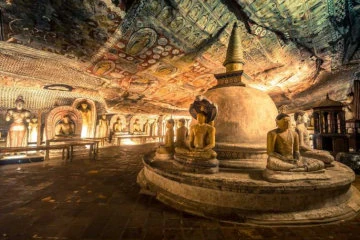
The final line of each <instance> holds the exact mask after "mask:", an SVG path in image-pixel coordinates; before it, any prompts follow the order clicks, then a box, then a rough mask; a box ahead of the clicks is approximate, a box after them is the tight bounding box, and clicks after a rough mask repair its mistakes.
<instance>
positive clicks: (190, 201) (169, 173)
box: [137, 153, 360, 225]
mask: <svg viewBox="0 0 360 240" xmlns="http://www.w3.org/2000/svg"><path fill="white" fill-rule="evenodd" d="M153 157H154V154H153V153H152V154H149V155H146V156H144V159H143V163H144V168H143V169H142V170H141V172H140V173H139V174H138V179H137V182H138V184H139V185H140V186H141V188H142V190H143V191H142V192H144V193H151V194H153V195H155V196H156V198H157V199H158V200H159V201H161V202H163V203H164V204H166V205H169V206H170V207H173V208H175V209H178V210H180V211H184V212H187V213H190V214H194V215H198V216H203V217H207V218H215V219H219V220H222V221H228V222H234V223H245V224H256V225H309V224H325V223H333V222H338V221H342V220H346V219H350V218H353V217H355V216H356V215H357V213H358V212H359V211H360V192H359V191H358V190H357V189H356V188H355V187H353V186H352V185H351V183H352V182H353V181H354V179H355V175H354V172H353V171H352V170H351V169H350V168H348V167H347V166H345V165H343V164H341V163H338V162H335V163H334V167H331V168H328V169H326V170H325V172H323V173H322V174H325V175H326V176H327V177H326V178H323V179H322V180H311V179H308V180H303V181H291V182H281V183H273V182H268V181H266V180H264V178H263V172H264V171H263V170H262V171H261V170H258V171H256V170H251V171H249V170H235V169H233V171H224V169H220V172H218V173H214V174H196V173H191V172H185V171H183V170H181V168H179V167H178V166H177V165H176V164H174V163H173V160H167V161H157V160H154V159H153Z"/></svg>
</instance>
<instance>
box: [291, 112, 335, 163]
mask: <svg viewBox="0 0 360 240" xmlns="http://www.w3.org/2000/svg"><path fill="white" fill-rule="evenodd" d="M294 118H295V121H296V132H297V134H298V135H299V150H300V154H301V156H303V157H308V158H314V159H318V160H320V161H323V162H324V163H325V166H327V165H330V164H331V162H333V161H334V157H333V156H332V155H331V154H330V153H329V152H327V151H323V150H315V149H312V148H311V147H310V141H309V132H308V130H307V128H306V123H307V122H308V120H309V117H308V115H307V113H306V112H304V111H298V112H296V113H295V115H294Z"/></svg>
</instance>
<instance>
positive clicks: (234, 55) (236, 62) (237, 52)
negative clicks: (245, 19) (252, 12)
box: [224, 22, 244, 72]
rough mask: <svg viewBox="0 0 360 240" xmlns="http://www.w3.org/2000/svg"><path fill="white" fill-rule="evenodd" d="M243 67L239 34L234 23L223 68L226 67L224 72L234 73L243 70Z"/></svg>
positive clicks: (237, 27)
mask: <svg viewBox="0 0 360 240" xmlns="http://www.w3.org/2000/svg"><path fill="white" fill-rule="evenodd" d="M243 65H244V53H243V48H242V46H241V33H240V28H239V26H238V24H237V22H235V23H234V27H233V29H232V31H231V36H230V40H229V45H228V48H227V52H226V59H225V62H224V66H225V67H226V72H235V71H240V70H243Z"/></svg>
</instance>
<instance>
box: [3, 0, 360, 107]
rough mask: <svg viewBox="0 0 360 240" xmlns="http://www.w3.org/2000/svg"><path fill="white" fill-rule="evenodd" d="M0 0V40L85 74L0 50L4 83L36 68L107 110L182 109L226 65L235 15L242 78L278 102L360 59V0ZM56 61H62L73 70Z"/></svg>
mask: <svg viewBox="0 0 360 240" xmlns="http://www.w3.org/2000/svg"><path fill="white" fill-rule="evenodd" d="M0 9H1V14H2V16H3V19H4V21H3V24H2V25H1V26H0V28H1V30H2V31H1V32H2V33H3V34H2V36H1V38H2V40H4V41H6V42H8V43H11V44H21V45H24V46H27V47H30V48H32V49H36V50H42V51H47V52H51V53H53V54H56V55H63V56H64V57H66V58H70V59H72V60H73V61H74V62H76V63H77V67H76V71H82V74H84V76H87V75H88V76H91V77H89V80H88V81H86V80H81V81H74V80H69V79H74V77H70V76H67V75H66V74H65V73H62V76H66V77H64V78H59V77H54V76H53V71H50V72H49V73H48V75H49V76H46V72H45V71H44V73H41V74H40V73H39V72H38V73H36V74H33V73H32V72H31V71H32V70H31V69H25V70H21V69H19V70H17V71H15V72H14V71H9V70H8V67H7V66H8V65H9V64H11V61H12V60H13V59H11V58H10V59H8V56H7V55H6V54H3V55H1V54H0V58H3V59H6V61H4V63H3V64H0V68H1V69H0V70H1V71H2V72H3V73H4V74H5V73H8V74H5V75H9V74H10V73H11V74H12V75H11V76H7V78H6V79H7V80H6V82H5V81H3V82H2V84H6V85H11V81H12V80H9V79H12V78H16V76H14V75H13V74H18V75H19V78H20V76H22V77H24V76H23V75H27V76H31V75H33V76H39V77H40V80H39V79H38V78H35V77H34V80H33V81H34V84H37V85H38V86H39V87H42V86H43V85H45V83H44V82H46V84H49V82H52V83H58V84H62V83H63V84H67V85H69V86H71V87H74V89H75V90H76V91H78V92H80V91H81V92H88V93H91V92H94V90H95V91H96V92H97V93H96V94H97V95H98V96H101V97H102V98H103V99H104V100H105V102H106V104H107V106H108V108H109V111H114V112H116V111H120V112H121V111H122V112H129V111H137V112H139V113H151V112H157V111H163V112H169V111H170V112H173V111H180V112H181V111H186V109H187V107H188V105H189V103H190V102H192V100H193V99H194V96H196V95H198V94H202V93H204V92H206V91H207V89H209V88H211V87H213V86H215V84H216V80H215V78H214V74H217V73H222V72H225V68H224V67H223V61H224V60H225V54H226V47H227V43H228V39H229V36H230V32H231V29H232V25H233V23H234V22H235V21H237V22H238V24H239V26H240V28H241V39H242V46H243V50H244V60H245V65H244V75H243V82H244V83H246V85H247V86H250V87H254V88H257V89H260V90H262V91H266V92H268V93H269V94H270V95H271V96H272V97H273V99H274V100H275V102H276V104H277V105H279V106H280V105H283V104H288V103H289V101H290V102H291V101H296V99H297V97H299V96H303V95H304V93H306V91H307V90H308V89H312V88H314V87H316V86H317V85H319V86H322V85H323V82H324V81H336V80H331V79H332V78H335V76H338V75H337V74H336V73H337V72H338V71H342V70H349V69H350V68H351V69H354V70H353V71H355V69H356V66H358V64H359V62H360V51H359V49H358V48H359V47H358V45H359V42H360V38H359V37H360V31H359V28H358V27H355V26H358V25H359V20H360V16H359V14H360V1H358V0H323V1H322V0H304V1H291V0H284V1H278V0H211V1H210V0H199V1H192V0H135V1H111V0H84V1H83V2H82V3H80V2H77V1H74V0H70V1H69V0H68V1H65V0H59V1H55V2H54V1H50V0H39V1H36V4H33V3H30V2H28V1H25V0H7V1H5V2H0ZM40 53H41V52H40ZM15 60H16V59H15ZM15 60H13V61H15ZM25 60H26V59H25ZM25 60H24V61H25ZM29 60H30V58H29ZM37 61H39V64H40V62H41V61H40V60H37ZM44 61H45V62H46V60H44ZM59 61H60V60H59ZM5 62H9V63H8V65H5ZM60 62H61V64H63V65H61V64H60V65H59V66H62V70H61V71H67V70H69V74H70V75H72V74H73V73H74V74H75V75H76V74H78V73H75V71H74V67H73V66H72V67H66V66H65V65H66V64H65V63H63V62H64V61H63V60H61V61H60ZM71 63H73V62H71ZM41 64H43V63H41ZM55 65H56V64H55ZM354 66H355V67H354ZM52 68H53V69H55V68H56V66H53V67H52ZM4 69H5V70H4ZM3 70H4V71H3ZM59 71H60V70H59ZM75 75H74V76H75ZM349 76H350V75H349ZM3 79H5V78H4V77H3ZM44 79H48V80H47V81H44ZM80 79H81V78H80ZM93 80H96V81H95V82H96V84H95V85H94V84H93V83H91V81H93ZM16 84H17V85H19V86H26V84H28V83H27V82H25V81H23V80H21V79H19V80H16ZM16 84H12V86H17V85H16ZM94 86H95V87H94ZM346 88H348V86H347V85H346V86H345V85H344V86H343V87H342V90H343V92H345V91H347V89H346ZM323 91H325V89H324V90H323ZM326 91H329V89H328V88H327V89H326ZM340 95H341V94H339V96H340ZM315 100H318V99H313V101H315ZM300 104H303V100H301V101H300V100H299V102H298V105H296V104H294V106H293V107H294V108H297V107H299V105H300Z"/></svg>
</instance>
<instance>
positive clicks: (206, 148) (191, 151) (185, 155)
mask: <svg viewBox="0 0 360 240" xmlns="http://www.w3.org/2000/svg"><path fill="white" fill-rule="evenodd" d="M189 111H190V114H191V116H192V117H193V118H194V119H196V120H197V123H196V124H194V125H192V126H191V127H190V130H189V131H188V129H187V128H186V127H185V126H184V125H185V120H184V119H181V120H179V127H178V129H177V135H176V142H175V143H174V129H173V127H174V120H173V119H170V120H168V122H167V124H166V127H167V131H166V134H165V144H164V145H162V146H160V147H159V148H158V149H157V150H156V153H155V159H156V160H170V159H174V160H175V161H174V163H175V164H178V165H179V166H181V167H182V168H184V169H186V170H189V171H192V172H197V173H215V172H218V171H219V162H218V160H217V159H216V156H217V154H216V152H215V151H214V150H212V149H213V148H214V147H215V132H216V131H215V128H214V127H213V125H212V122H213V120H214V119H215V117H216V114H217V108H216V106H215V105H214V104H212V103H211V102H210V101H209V100H207V99H206V98H200V97H198V98H197V99H196V100H195V101H194V103H193V104H191V106H190V109H189Z"/></svg>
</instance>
